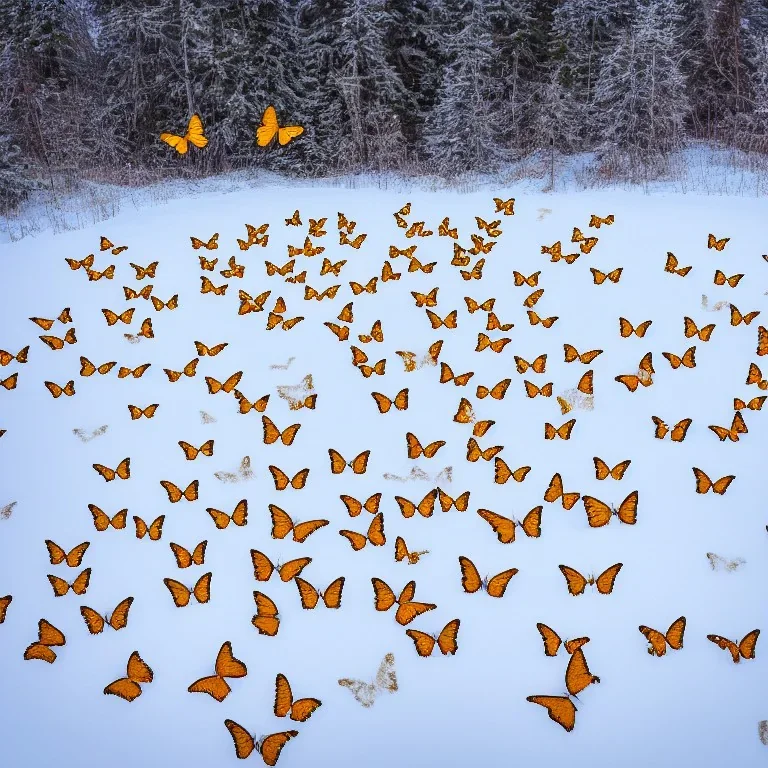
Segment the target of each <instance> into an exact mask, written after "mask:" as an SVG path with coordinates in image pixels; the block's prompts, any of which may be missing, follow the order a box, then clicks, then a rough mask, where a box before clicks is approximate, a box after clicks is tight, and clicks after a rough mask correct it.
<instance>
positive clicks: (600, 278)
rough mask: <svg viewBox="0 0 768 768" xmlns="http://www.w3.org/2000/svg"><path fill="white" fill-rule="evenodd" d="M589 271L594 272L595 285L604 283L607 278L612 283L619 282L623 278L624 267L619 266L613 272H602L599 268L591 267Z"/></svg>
mask: <svg viewBox="0 0 768 768" xmlns="http://www.w3.org/2000/svg"><path fill="white" fill-rule="evenodd" d="M589 271H590V272H591V273H592V279H593V280H594V283H595V285H602V284H603V283H604V282H605V281H606V279H607V280H610V281H611V282H612V283H618V282H619V279H620V278H621V273H622V272H623V271H624V267H617V268H616V269H614V270H613V271H612V272H601V271H600V270H599V269H595V268H594V267H590V268H589Z"/></svg>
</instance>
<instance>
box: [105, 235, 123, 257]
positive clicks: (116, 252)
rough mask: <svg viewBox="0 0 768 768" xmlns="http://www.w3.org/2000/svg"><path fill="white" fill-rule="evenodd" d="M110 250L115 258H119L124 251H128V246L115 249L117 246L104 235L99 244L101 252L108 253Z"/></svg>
mask: <svg viewBox="0 0 768 768" xmlns="http://www.w3.org/2000/svg"><path fill="white" fill-rule="evenodd" d="M110 248H111V249H112V255H113V256H119V255H120V254H121V253H122V252H123V251H127V250H128V246H127V245H121V246H118V247H115V244H114V243H113V242H111V241H110V240H109V239H108V238H106V237H104V236H103V235H102V236H101V242H100V243H99V250H100V251H108V250H109V249H110Z"/></svg>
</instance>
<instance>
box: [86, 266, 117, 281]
mask: <svg viewBox="0 0 768 768" xmlns="http://www.w3.org/2000/svg"><path fill="white" fill-rule="evenodd" d="M86 274H87V275H88V280H89V281H91V282H96V281H97V280H101V278H102V277H104V278H106V279H107V280H112V279H113V278H114V276H115V265H114V264H110V265H109V266H108V267H107V268H106V269H105V270H104V271H103V272H97V271H96V270H95V269H86Z"/></svg>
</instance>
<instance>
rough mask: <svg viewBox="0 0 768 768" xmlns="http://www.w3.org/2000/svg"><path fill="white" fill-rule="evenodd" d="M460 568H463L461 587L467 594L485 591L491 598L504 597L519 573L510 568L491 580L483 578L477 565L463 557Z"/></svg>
mask: <svg viewBox="0 0 768 768" xmlns="http://www.w3.org/2000/svg"><path fill="white" fill-rule="evenodd" d="M459 567H460V568H461V586H462V587H463V589H464V591H465V592H467V593H470V594H471V593H474V592H477V591H478V590H479V589H484V590H485V591H486V592H487V593H488V595H489V596H490V597H504V593H505V592H506V589H507V585H508V584H509V582H510V581H511V580H512V578H513V577H514V576H515V575H516V574H517V572H518V569H517V568H508V569H507V570H506V571H502V572H501V573H497V574H496V575H495V576H492V577H490V578H489V577H487V576H486V577H485V578H481V576H480V572H479V571H478V570H477V568H476V566H475V564H474V563H473V562H472V561H471V560H470V559H469V558H468V557H464V556H463V555H462V556H460V557H459Z"/></svg>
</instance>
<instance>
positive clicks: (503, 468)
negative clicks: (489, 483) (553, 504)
mask: <svg viewBox="0 0 768 768" xmlns="http://www.w3.org/2000/svg"><path fill="white" fill-rule="evenodd" d="M530 471H531V468H530V467H518V468H517V469H515V470H512V469H510V468H509V465H508V464H507V462H506V461H504V459H500V458H499V457H498V456H497V457H496V459H495V465H494V478H493V482H494V483H497V484H498V485H504V484H505V483H506V482H507V481H508V480H509V478H510V477H511V478H512V479H513V480H514V481H515V482H516V483H522V482H523V480H525V477H526V475H527V474H528V473H529V472H530ZM553 480H554V478H553ZM561 488H562V484H561ZM577 496H578V494H577ZM555 498H558V497H555ZM577 501H578V499H577ZM573 503H574V504H575V503H576V502H575V501H574V502H573ZM571 506H573V504H572V505H571Z"/></svg>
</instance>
